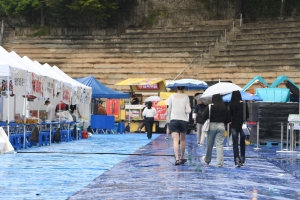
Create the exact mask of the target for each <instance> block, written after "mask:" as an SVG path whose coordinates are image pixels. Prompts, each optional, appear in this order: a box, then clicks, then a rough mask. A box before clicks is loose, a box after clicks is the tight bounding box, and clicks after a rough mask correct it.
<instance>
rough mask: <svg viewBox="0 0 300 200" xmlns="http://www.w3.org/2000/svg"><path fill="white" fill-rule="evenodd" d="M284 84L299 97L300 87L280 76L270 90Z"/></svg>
mask: <svg viewBox="0 0 300 200" xmlns="http://www.w3.org/2000/svg"><path fill="white" fill-rule="evenodd" d="M281 83H284V84H285V86H286V87H287V88H288V89H290V91H291V92H292V93H293V94H294V95H296V96H299V87H298V86H297V85H296V84H295V83H294V82H293V81H292V80H290V79H289V78H288V77H287V76H284V75H282V76H278V77H277V78H276V79H275V80H274V82H273V83H272V84H271V85H270V88H276V87H277V86H278V85H279V84H281Z"/></svg>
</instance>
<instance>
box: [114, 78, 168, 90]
mask: <svg viewBox="0 0 300 200" xmlns="http://www.w3.org/2000/svg"><path fill="white" fill-rule="evenodd" d="M115 85H129V86H130V90H131V92H165V91H166V81H165V79H161V78H128V79H126V80H124V81H121V82H119V83H117V84H115Z"/></svg>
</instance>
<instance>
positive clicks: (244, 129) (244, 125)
mask: <svg viewBox="0 0 300 200" xmlns="http://www.w3.org/2000/svg"><path fill="white" fill-rule="evenodd" d="M242 129H243V132H244V134H245V135H250V130H249V128H248V124H247V122H244V123H243V126H242Z"/></svg>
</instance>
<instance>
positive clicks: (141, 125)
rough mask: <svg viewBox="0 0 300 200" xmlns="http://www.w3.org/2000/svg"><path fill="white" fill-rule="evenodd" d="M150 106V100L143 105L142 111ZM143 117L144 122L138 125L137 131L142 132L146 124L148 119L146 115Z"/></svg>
mask: <svg viewBox="0 0 300 200" xmlns="http://www.w3.org/2000/svg"><path fill="white" fill-rule="evenodd" d="M147 106H148V102H145V106H144V107H143V109H142V113H143V112H144V110H145V108H146V107H147ZM142 117H143V121H142V123H141V124H140V125H139V126H138V128H137V131H138V132H141V131H142V129H143V127H144V126H145V125H146V119H145V117H144V116H142Z"/></svg>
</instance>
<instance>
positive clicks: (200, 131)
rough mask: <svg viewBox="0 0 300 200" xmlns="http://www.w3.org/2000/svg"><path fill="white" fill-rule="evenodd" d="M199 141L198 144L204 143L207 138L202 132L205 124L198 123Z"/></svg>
mask: <svg viewBox="0 0 300 200" xmlns="http://www.w3.org/2000/svg"><path fill="white" fill-rule="evenodd" d="M196 126H197V127H196V128H197V143H198V144H204V139H205V133H203V132H202V130H201V129H202V126H203V124H199V123H197V125H196Z"/></svg>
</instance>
